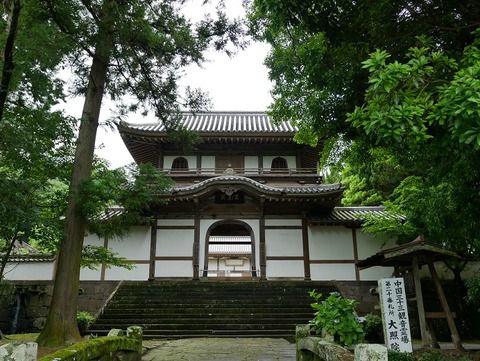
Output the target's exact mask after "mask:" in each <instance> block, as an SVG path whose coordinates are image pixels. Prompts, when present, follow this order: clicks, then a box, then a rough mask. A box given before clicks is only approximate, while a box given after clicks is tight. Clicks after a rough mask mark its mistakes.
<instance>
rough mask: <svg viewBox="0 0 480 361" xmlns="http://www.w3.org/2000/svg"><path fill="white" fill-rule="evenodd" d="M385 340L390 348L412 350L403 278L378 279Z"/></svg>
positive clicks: (399, 350) (402, 350) (401, 350)
mask: <svg viewBox="0 0 480 361" xmlns="http://www.w3.org/2000/svg"><path fill="white" fill-rule="evenodd" d="M378 288H379V293H380V306H381V309H382V317H383V332H384V335H385V342H386V344H387V347H388V348H389V349H390V350H393V351H398V352H412V340H411V337H410V322H409V320H408V309H407V298H406V295H405V285H404V283H403V278H382V279H380V280H378Z"/></svg>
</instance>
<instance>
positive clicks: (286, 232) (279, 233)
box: [265, 229, 303, 257]
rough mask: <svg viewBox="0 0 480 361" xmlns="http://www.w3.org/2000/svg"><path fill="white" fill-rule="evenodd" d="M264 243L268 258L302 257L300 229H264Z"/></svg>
mask: <svg viewBox="0 0 480 361" xmlns="http://www.w3.org/2000/svg"><path fill="white" fill-rule="evenodd" d="M265 243H266V249H267V257H269V256H303V241H302V230H301V229H266V230H265Z"/></svg>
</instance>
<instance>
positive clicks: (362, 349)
mask: <svg viewBox="0 0 480 361" xmlns="http://www.w3.org/2000/svg"><path fill="white" fill-rule="evenodd" d="M355 361H388V351H387V348H386V347H385V346H383V345H380V344H367V343H360V344H358V345H356V346H355Z"/></svg>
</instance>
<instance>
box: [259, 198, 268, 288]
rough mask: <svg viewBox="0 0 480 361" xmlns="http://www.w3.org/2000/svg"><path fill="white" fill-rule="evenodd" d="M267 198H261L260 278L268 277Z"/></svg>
mask: <svg viewBox="0 0 480 361" xmlns="http://www.w3.org/2000/svg"><path fill="white" fill-rule="evenodd" d="M264 203H265V199H264V198H262V199H261V205H260V206H261V214H260V279H261V280H266V279H267V249H266V246H265V214H264Z"/></svg>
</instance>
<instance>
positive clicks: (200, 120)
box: [119, 112, 297, 135]
mask: <svg viewBox="0 0 480 361" xmlns="http://www.w3.org/2000/svg"><path fill="white" fill-rule="evenodd" d="M172 121H175V120H174V119H173V118H172ZM178 124H180V125H181V126H183V127H184V128H185V129H187V130H191V131H196V132H199V133H209V134H211V133H235V134H237V135H238V134H239V133H248V134H251V133H275V134H288V135H293V134H294V133H295V132H296V131H297V128H296V127H295V126H293V125H292V124H290V123H289V122H279V123H275V124H274V123H273V122H272V119H271V118H270V117H269V116H268V115H267V114H266V113H265V112H205V113H190V112H181V113H180V114H179V119H178ZM119 127H120V128H129V129H133V130H139V131H145V132H156V133H162V132H165V130H166V129H165V125H164V123H163V122H156V123H148V124H134V123H120V125H119Z"/></svg>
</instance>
